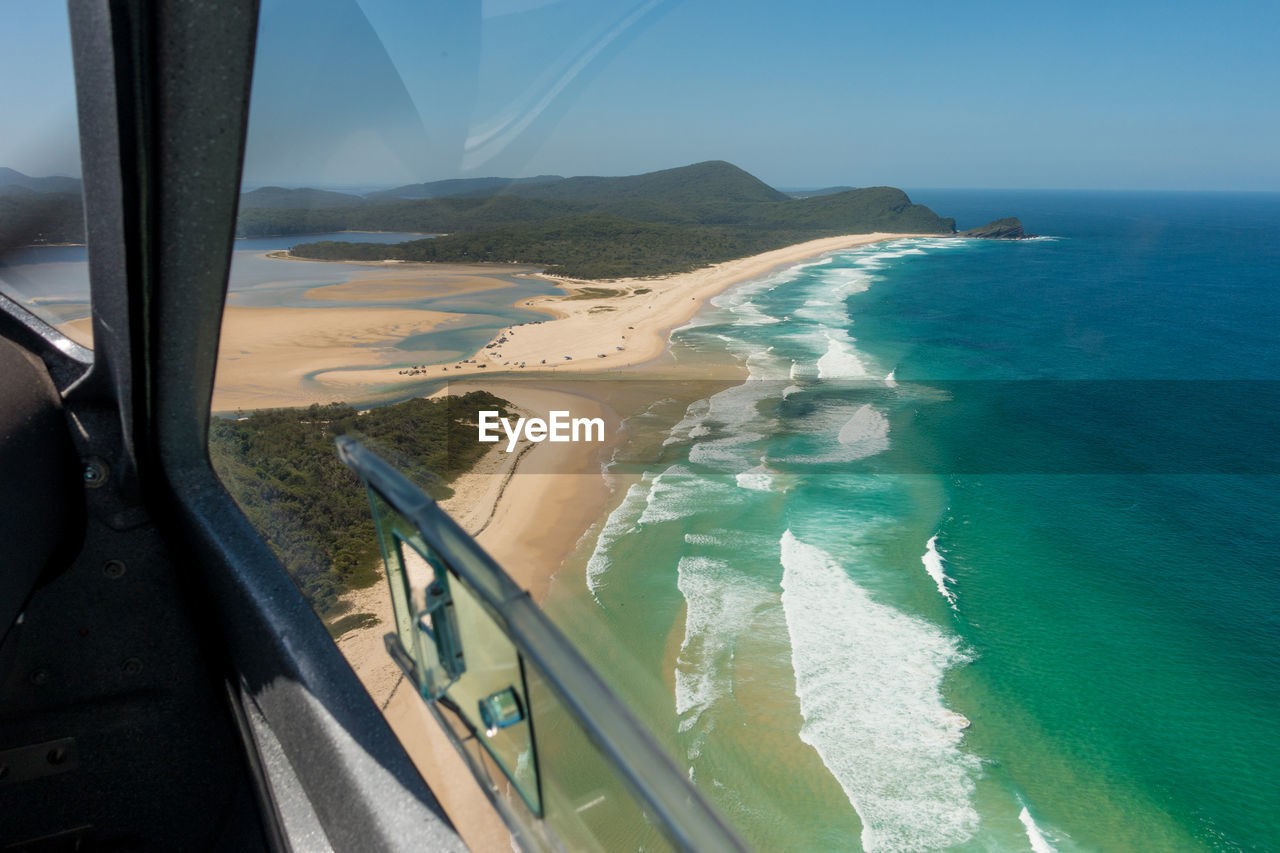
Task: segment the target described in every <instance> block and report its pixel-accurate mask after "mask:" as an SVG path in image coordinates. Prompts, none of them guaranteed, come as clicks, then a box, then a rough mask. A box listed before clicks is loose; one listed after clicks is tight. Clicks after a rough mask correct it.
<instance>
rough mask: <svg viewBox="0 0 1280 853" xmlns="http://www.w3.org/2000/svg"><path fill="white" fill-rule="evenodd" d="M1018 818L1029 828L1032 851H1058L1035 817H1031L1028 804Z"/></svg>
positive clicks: (1053, 852) (1049, 852)
mask: <svg viewBox="0 0 1280 853" xmlns="http://www.w3.org/2000/svg"><path fill="white" fill-rule="evenodd" d="M1018 820H1020V821H1022V825H1023V827H1024V828H1026V830H1027V841H1028V842H1030V843H1031V850H1032V853H1056V851H1055V850H1054V849H1053V845H1052V844H1050V843H1049V839H1047V838H1045V837H1044V833H1043V832H1041V831H1040V827H1038V826H1036V822H1035V819H1034V818H1032V817H1031V812H1029V811H1027V807H1026V806H1023V807H1022V811H1021V812H1020V813H1019V814H1018Z"/></svg>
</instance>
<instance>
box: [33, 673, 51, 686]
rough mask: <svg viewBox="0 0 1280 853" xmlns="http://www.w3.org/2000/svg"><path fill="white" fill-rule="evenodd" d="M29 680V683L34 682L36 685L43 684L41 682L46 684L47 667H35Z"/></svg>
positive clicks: (47, 678) (47, 676)
mask: <svg viewBox="0 0 1280 853" xmlns="http://www.w3.org/2000/svg"><path fill="white" fill-rule="evenodd" d="M30 681H31V683H32V684H34V685H35V686H36V687H40V686H41V685H43V684H48V683H49V670H47V669H37V670H36V671H35V672H33V673H31V678H30Z"/></svg>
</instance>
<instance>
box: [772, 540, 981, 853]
mask: <svg viewBox="0 0 1280 853" xmlns="http://www.w3.org/2000/svg"><path fill="white" fill-rule="evenodd" d="M781 546H782V566H783V576H782V590H783V592H782V605H783V611H784V614H785V616H786V622H787V630H788V633H789V634H790V637H791V662H792V667H793V668H794V670H795V676H796V695H797V696H798V697H799V699H800V711H801V714H802V715H803V717H804V724H803V725H802V727H801V729H800V738H801V740H803V741H804V742H805V743H807V744H809V745H811V746H812V747H813V748H814V749H815V750H817V752H818V755H819V756H820V757H821V758H822V762H823V764H825V765H826V767H827V769H828V770H829V771H830V772H831V774H832V776H834V777H835V778H836V780H837V781H838V782H839V783H840V785H841V787H842V788H843V789H844V792H845V794H846V796H848V798H849V802H850V803H852V804H853V807H854V809H855V810H856V811H857V812H858V816H859V817H860V818H861V820H862V824H863V830H862V847H863V849H864V850H868V851H884V850H932V849H939V848H944V847H951V846H954V845H959V844H963V843H964V842H966V841H967V840H969V839H970V838H972V837H973V835H974V833H975V832H976V831H977V827H978V813H977V811H976V810H975V808H974V806H973V802H972V797H973V793H974V790H975V786H974V782H973V775H974V774H976V773H977V772H978V770H979V762H978V760H977V759H976V758H975V757H973V756H971V755H969V754H967V753H965V752H963V751H962V750H961V749H960V742H961V739H962V736H963V735H962V731H963V725H964V724H963V721H962V720H961V719H960V718H959V715H958V714H954V713H953V712H951V711H949V710H948V709H947V708H946V707H945V706H944V705H943V703H942V695H941V686H942V679H943V677H944V676H945V674H946V672H947V670H948V669H950V668H951V667H953V666H956V665H958V664H960V663H962V662H964V661H966V660H967V658H966V657H965V655H964V654H963V653H962V652H961V651H960V649H959V648H958V646H957V643H956V641H955V640H954V639H952V638H950V637H947V636H945V635H944V634H943V633H942V632H941V631H940V630H939V629H938V628H937V627H936V626H934V625H932V624H930V623H928V622H926V621H924V620H922V619H918V618H915V617H912V616H908V615H907V614H904V613H901V612H899V611H897V610H895V609H893V608H892V607H888V606H886V605H884V604H880V603H878V602H876V601H874V600H873V599H872V598H871V596H870V595H868V593H867V592H866V591H865V590H864V589H862V588H861V587H860V586H858V585H857V584H856V583H854V582H853V581H852V580H851V579H850V578H849V576H848V575H847V574H846V573H845V571H844V570H843V569H842V568H841V566H840V565H839V563H838V562H837V560H836V559H835V558H834V557H832V556H831V555H830V554H828V553H827V552H825V551H823V550H822V549H820V548H817V547H814V546H812V545H808V544H806V543H804V542H801V541H800V540H799V539H797V538H796V537H795V536H794V535H793V534H792V533H791V531H790V530H788V531H787V532H786V533H785V534H783V536H782V541H781Z"/></svg>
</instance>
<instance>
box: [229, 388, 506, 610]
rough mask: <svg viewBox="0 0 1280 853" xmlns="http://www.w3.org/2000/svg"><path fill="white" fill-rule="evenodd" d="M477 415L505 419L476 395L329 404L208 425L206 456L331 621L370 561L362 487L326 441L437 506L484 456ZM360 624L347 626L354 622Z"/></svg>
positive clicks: (363, 581)
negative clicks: (393, 473) (403, 479)
mask: <svg viewBox="0 0 1280 853" xmlns="http://www.w3.org/2000/svg"><path fill="white" fill-rule="evenodd" d="M479 409H497V410H498V411H500V412H502V413H503V414H506V413H507V404H506V403H505V401H503V400H500V399H498V398H497V397H495V396H493V395H492V394H489V393H487V392H483V391H475V392H472V393H470V394H466V395H463V396H461V397H446V398H443V399H439V400H422V399H418V400H409V401H407V402H404V403H396V404H394V405H390V406H383V407H379V408H375V409H371V410H369V411H367V412H365V413H364V414H360V413H358V412H357V411H356V410H355V409H353V408H352V407H350V406H347V405H343V404H341V403H332V404H330V405H327V406H319V405H314V406H310V407H309V408H305V409H273V410H267V411H260V412H255V413H254V414H252V415H250V416H249V417H247V418H244V419H242V420H224V419H214V421H213V424H212V425H211V427H210V434H209V456H210V459H211V460H212V462H213V466H214V469H215V470H216V471H217V472H218V476H219V478H220V479H221V480H222V483H223V485H225V486H226V488H227V491H229V492H230V493H231V496H232V497H233V498H235V501H236V503H237V504H239V505H240V508H241V509H242V510H244V513H245V515H246V516H247V517H248V518H249V520H250V521H251V522H252V523H253V525H254V527H256V528H257V529H258V530H259V531H260V532H261V533H262V535H263V538H264V539H266V541H267V544H268V545H269V546H270V547H271V549H272V550H273V551H274V552H275V553H276V555H277V556H278V557H279V558H280V562H281V563H282V564H283V565H284V567H285V570H286V571H288V573H289V576H290V577H292V578H293V580H294V582H295V583H297V585H298V587H299V589H301V590H302V592H303V594H304V595H305V596H306V597H307V599H308V600H309V601H310V602H311V604H312V606H313V607H314V608H315V609H316V611H317V612H318V613H320V614H321V615H323V616H329V617H332V616H336V615H339V614H338V612H337V611H335V605H336V604H337V600H338V596H339V595H340V594H341V593H342V592H343V590H345V589H350V588H353V587H360V586H363V585H367V584H368V583H371V582H373V581H374V580H375V579H376V577H377V575H376V571H375V569H376V565H377V561H378V559H379V555H378V546H377V541H376V539H375V538H374V529H373V520H372V518H371V517H370V510H369V501H368V498H367V497H366V496H365V490H364V486H362V485H361V483H360V481H359V479H358V478H357V477H356V476H355V474H353V473H352V472H351V471H350V470H349V469H348V468H347V467H346V466H345V465H343V464H342V462H341V461H339V459H338V454H337V452H336V451H335V449H334V439H335V438H336V437H337V436H340V435H360V436H361V438H362V440H364V441H366V443H368V444H370V445H371V446H373V447H376V449H377V451H378V452H379V453H380V454H381V455H383V456H384V457H386V458H388V460H389V461H393V462H395V463H396V464H397V467H400V468H401V469H402V470H412V471H416V472H418V475H417V476H418V479H419V484H420V485H422V486H423V487H424V488H426V489H427V491H428V492H429V493H431V494H432V495H433V496H434V497H437V498H442V497H446V496H447V495H448V494H449V489H448V486H447V483H448V482H449V481H451V480H452V479H453V478H454V477H456V476H457V475H458V474H460V473H462V472H464V471H466V470H467V469H469V468H470V467H471V465H472V464H473V463H474V462H475V461H476V460H477V459H478V458H480V457H481V456H482V455H484V452H485V451H486V450H487V449H488V445H483V444H480V443H479V442H478V441H477V440H476V428H475V423H476V411H477V410H479ZM359 616H360V614H355V615H354V616H352V618H351V619H348V622H349V623H350V624H351V625H355V624H357V623H358V622H359V621H360V620H359V619H358V618H357V617H359ZM335 624H336V623H335Z"/></svg>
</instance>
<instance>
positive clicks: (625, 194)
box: [241, 162, 955, 278]
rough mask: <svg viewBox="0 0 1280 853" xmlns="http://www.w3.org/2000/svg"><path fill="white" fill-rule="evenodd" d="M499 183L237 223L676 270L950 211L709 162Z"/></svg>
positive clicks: (908, 225) (451, 249) (571, 270)
mask: <svg viewBox="0 0 1280 853" xmlns="http://www.w3.org/2000/svg"><path fill="white" fill-rule="evenodd" d="M501 192H502V194H501V195H496V196H452V197H447V198H430V199H421V200H416V201H415V200H383V201H378V202H373V201H371V202H369V203H367V204H365V205H364V206H358V207H350V206H348V207H345V208H342V209H337V208H320V209H275V208H271V209H255V210H247V211H245V212H244V213H243V214H242V216H241V228H242V229H243V230H245V231H252V232H254V233H296V232H302V231H310V232H312V233H314V232H317V231H321V230H338V229H350V230H379V231H420V232H424V233H443V234H447V235H448V236H445V237H440V238H436V239H428V240H415V241H411V242H408V243H401V244H394V245H392V244H372V243H337V242H322V243H310V244H303V245H299V246H294V247H293V249H292V251H293V254H295V255H297V256H298V257H303V258H313V259H318V260H403V261H427V262H431V261H438V262H455V263H457V262H463V263H466V262H479V261H490V262H502V263H527V264H536V265H539V266H545V267H547V269H548V272H550V273H552V274H553V275H565V276H570V277H574V278H617V277H625V276H642V275H661V274H666V273H673V272H683V271H685V270H689V269H695V268H697V267H700V266H705V265H707V264H713V263H718V262H720V261H726V260H731V259H733V258H740V257H743V256H746V255H752V254H757V253H759V252H765V251H769V250H770V249H777V248H780V247H782V246H787V245H790V244H793V243H798V242H803V241H805V240H811V239H814V238H817V237H826V236H832V235H837V234H856V233H866V232H870V231H888V232H895V233H925V234H950V233H952V232H953V231H954V230H955V222H954V220H951V219H943V218H941V217H939V216H937V215H936V214H935V213H934V212H933V211H931V210H929V209H928V208H927V207H924V206H922V205H917V204H912V203H911V200H910V199H909V198H907V196H906V194H905V193H903V192H902V191H901V190H898V189H894V188H892V187H869V188H864V189H856V190H846V191H841V192H832V193H828V194H825V195H821V196H813V197H808V198H803V199H793V198H790V197H789V196H787V195H786V194H784V193H780V192H778V191H777V190H774V189H772V188H771V187H769V186H767V185H766V184H764V183H762V182H761V181H759V180H758V179H756V178H754V177H753V176H751V175H749V174H747V173H746V172H744V171H742V170H741V169H738V168H737V167H736V166H731V165H729V164H728V163H720V162H713V163H700V164H697V165H695V166H686V167H684V168H681V169H668V170H665V171H662V172H653V173H650V174H647V175H634V176H630V177H624V178H566V179H556V180H552V179H546V180H540V181H534V182H526V183H521V184H517V185H514V186H507V187H505V188H503V189H502V190H501Z"/></svg>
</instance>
